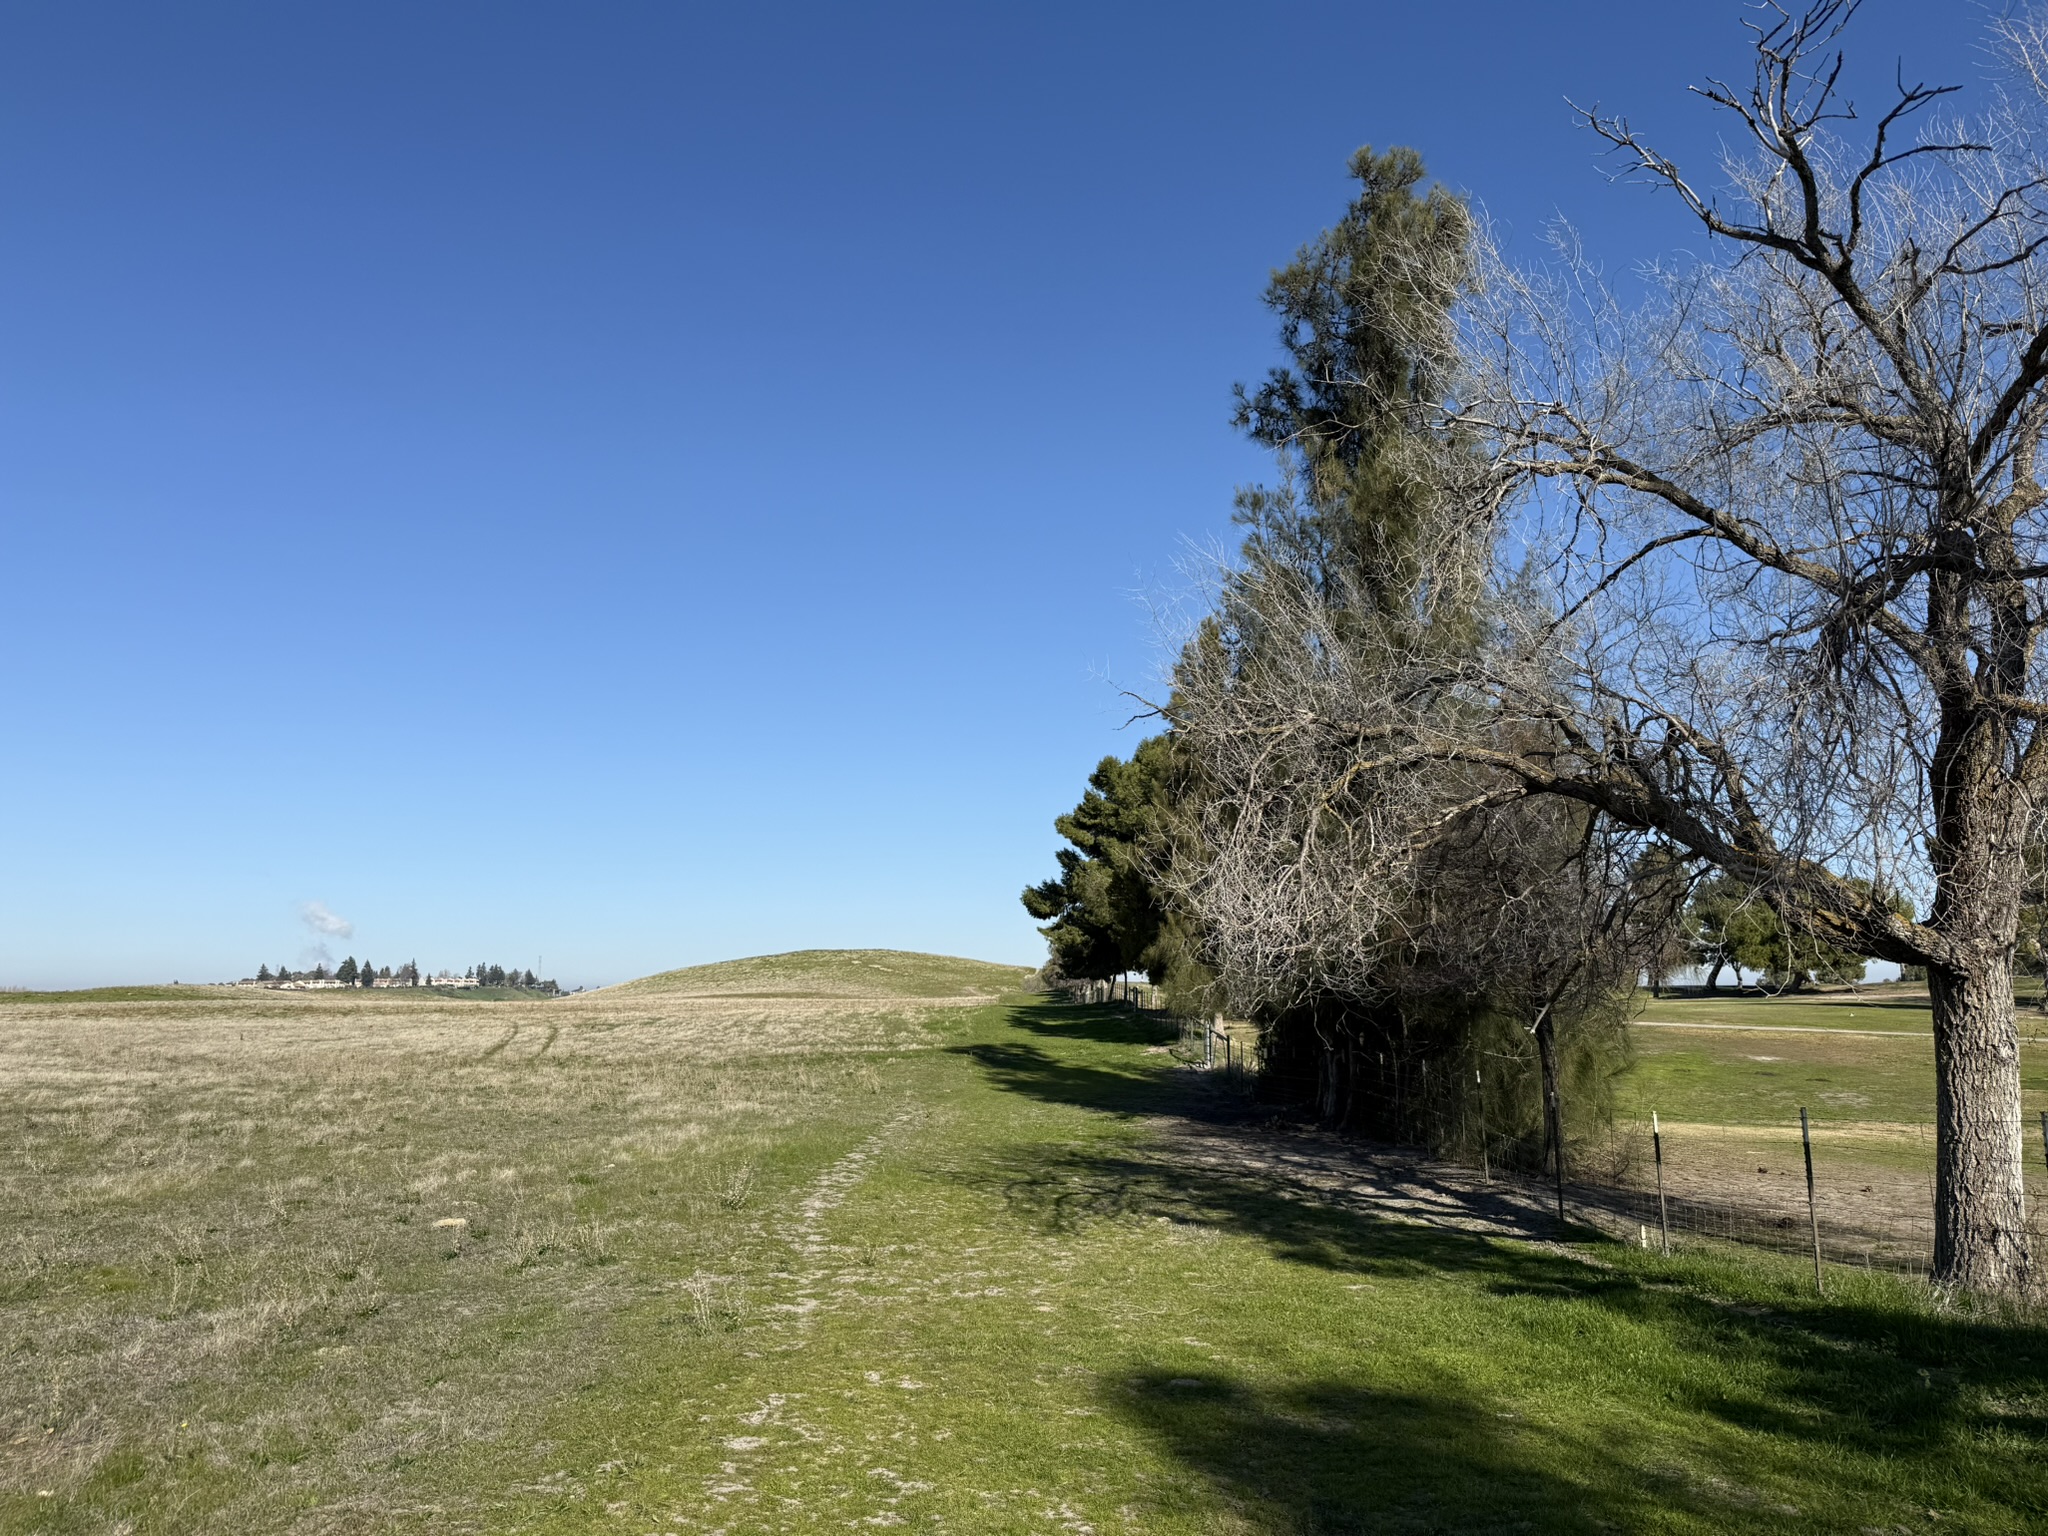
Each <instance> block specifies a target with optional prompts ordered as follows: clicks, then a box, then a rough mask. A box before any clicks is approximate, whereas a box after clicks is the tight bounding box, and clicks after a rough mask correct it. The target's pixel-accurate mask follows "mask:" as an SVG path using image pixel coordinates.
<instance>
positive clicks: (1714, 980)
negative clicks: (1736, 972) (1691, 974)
mask: <svg viewBox="0 0 2048 1536" xmlns="http://www.w3.org/2000/svg"><path fill="white" fill-rule="evenodd" d="M1726 963H1727V962H1726V961H1724V960H1723V959H1721V957H1720V956H1719V955H1716V956H1715V957H1714V968H1713V969H1712V970H1711V971H1709V972H1707V990H1708V991H1709V992H1718V991H1720V990H1721V967H1722V966H1723V965H1725V964H1726Z"/></svg>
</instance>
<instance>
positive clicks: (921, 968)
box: [605, 949, 1031, 997]
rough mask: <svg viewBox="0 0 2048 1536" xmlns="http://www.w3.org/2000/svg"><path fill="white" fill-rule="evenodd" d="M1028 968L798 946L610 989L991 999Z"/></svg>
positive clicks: (725, 994) (694, 993)
mask: <svg viewBox="0 0 2048 1536" xmlns="http://www.w3.org/2000/svg"><path fill="white" fill-rule="evenodd" d="M1030 974H1031V968H1030V967H1029V966H1022V965H997V964H995V963H993V962H991V961H987V960H963V959H960V958H959V957H957V956H954V955H920V954H914V953H912V952H910V951H908V950H901V949H798V950H792V951H791V952H790V953H788V954H786V955H754V956H751V957H750V958H748V959H745V960H720V961H718V962H716V963H715V964H712V965H693V966H689V967H687V968H685V969H683V970H679V971H662V972H660V973H658V974H657V975H653V976H642V977H641V978H640V979H639V980H637V981H626V982H621V983H620V984H619V985H617V986H616V987H609V988H606V989H605V990H607V991H610V992H625V993H662V994H666V995H669V996H684V997H689V996H696V997H749V996H752V997H975V996H984V997H994V996H997V995H998V994H1000V993H1003V992H1014V991H1016V990H1017V988H1019V987H1020V986H1022V985H1023V984H1024V979H1025V978H1026V977H1027V976H1029V975H1030Z"/></svg>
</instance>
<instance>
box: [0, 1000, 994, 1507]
mask: <svg viewBox="0 0 2048 1536" xmlns="http://www.w3.org/2000/svg"><path fill="white" fill-rule="evenodd" d="M813 969H814V970H822V969H824V968H823V967H818V966H815V965H814V966H813ZM990 969H992V970H993V969H995V968H990ZM857 990H858V991H859V992H860V995H857V996H852V997H847V996H841V997H836V998H833V997H782V998H760V997H743V996H712V997H702V996H697V997H693V996H688V995H684V994H680V993H669V992H664V991H662V990H658V989H639V990H635V989H626V988H620V989H612V990H609V991H606V992H600V993H594V994H587V995H584V996H580V997H575V998H568V999H563V1000H559V1001H541V1000H535V1001H531V1002H526V1001H516V1002H511V1001H508V1002H493V1001H472V1000H468V999H459V998H453V999H434V998H426V999H423V998H418V997H413V996H407V995H405V994H403V993H397V994H376V993H370V994H365V993H344V994H339V995H337V994H331V993H329V994H320V993H299V994H293V993H280V992H268V991H264V992H256V991H247V990H237V989H200V988H194V989H189V991H187V992H184V993H183V995H179V996H177V997H175V998H163V997H158V998H155V999H151V1000H146V1001H134V1002H118V1001H116V1002H107V1001H98V1000H88V1001H84V1002H79V1003H70V1002H65V1001H37V1002H27V1003H9V1002H5V1001H0V1147H4V1148H5V1149H6V1150H5V1154H4V1161H0V1211H4V1212H5V1221H6V1232H7V1237H8V1240H7V1242H6V1243H5V1244H4V1245H0V1349H4V1351H5V1364H4V1368H0V1529H24V1528H27V1529H71V1528H76V1529H81V1530H84V1529H122V1528H124V1527H126V1528H137V1529H140V1528H154V1527H157V1526H159V1525H162V1526H165V1527H166V1528H176V1529H181V1530H201V1529H228V1528H234V1529H238V1530H250V1529H284V1528H288V1527H292V1526H293V1525H294V1523H295V1522H296V1523H297V1524H298V1525H299V1526H300V1527H303V1528H306V1529H345V1528H356V1527H359V1526H363V1525H375V1524H377V1523H379V1522H380V1521H381V1520H382V1519H384V1518H386V1517H395V1516H396V1515H397V1514H398V1513H399V1511H400V1508H401V1506H403V1505H404V1504H405V1501H406V1500H408V1499H415V1500H416V1499H418V1498H419V1497H422V1496H423V1495H422V1493H421V1490H420V1489H419V1488H417V1487H416V1486H411V1484H412V1483H413V1482H414V1481H415V1479H414V1478H413V1476H412V1475H411V1474H409V1471H408V1469H409V1468H417V1467H419V1466H421V1465H423V1464H424V1463H425V1462H426V1461H427V1460H428V1459H430V1458H432V1457H433V1455H434V1454H435V1453H436V1452H437V1451H441V1450H445V1449H447V1448H449V1447H452V1446H456V1445H459V1444H462V1443H464V1442H468V1441H474V1440H476V1439H478V1438H491V1437H497V1436H502V1435H504V1434H507V1433H510V1432H512V1431H513V1430H514V1429H515V1428H516V1426H517V1425H518V1424H519V1422H520V1421H521V1420H522V1418H523V1417H524V1416H528V1415H530V1414H532V1413H534V1412H537V1411H538V1408H539V1406H540V1405H541V1404H542V1403H544V1402H547V1401H551V1400H554V1399H556V1398H558V1397H559V1395H560V1394H561V1393H562V1392H563V1391H565V1390H573V1387H574V1384H575V1383H576V1382H577V1381H579V1380H584V1379H594V1376H595V1374H596V1373H597V1372H599V1371H600V1370H601V1368H602V1365H603V1360H604V1350H605V1348H606V1345H605V1343H604V1340H605V1338H606V1336H607V1330H606V1323H607V1319H609V1318H611V1317H612V1316H613V1315H614V1314H616V1313H617V1312H618V1311H619V1309H620V1308H622V1307H627V1306H630V1305H631V1304H632V1303H633V1302H634V1301H635V1299H636V1298H640V1297H646V1296H650V1295H659V1294H662V1293H665V1292H674V1293H676V1294H677V1295H679V1296H680V1297H681V1298H682V1299H683V1306H682V1307H681V1308H680V1309H679V1310H678V1312H677V1315H678V1316H681V1317H683V1318H684V1319H686V1320H691V1321H692V1322H693V1325H694V1326H699V1327H703V1328H716V1327H720V1326H730V1325H731V1324H732V1323H733V1322H735V1321H736V1320H738V1319H739V1318H741V1317H742V1316H744V1313H745V1309H746V1307H747V1305H748V1302H747V1298H746V1297H745V1295H744V1294H742V1291H741V1288H740V1287H738V1286H736V1285H734V1284H731V1283H728V1281H727V1280H725V1279H723V1278H721V1277H725V1276H730V1275H732V1274H733V1273H735V1272H736V1270H737V1269H738V1268H739V1266H738V1265H737V1264H735V1263H734V1262H732V1256H733V1254H734V1252H735V1250H736V1249H737V1248H739V1247H741V1246H744V1245H745V1244H747V1243H748V1242H749V1241H750V1240H752V1239H753V1237H754V1236H755V1235H756V1229H755V1225H754V1224H755V1222H756V1220H757V1217H758V1209H759V1203H760V1201H761V1199H762V1198H763V1196H764V1195H772V1194H773V1192H774V1191H775V1190H777V1189H778V1188H780V1187H782V1186H783V1185H785V1184H786V1183H787V1182H788V1181H789V1180H791V1179H798V1178H801V1177H803V1176H805V1175H806V1173H807V1171H808V1170H809V1169H810V1168H811V1167H812V1166H813V1164H814V1163H815V1162H817V1161H818V1160H819V1159H822V1158H828V1157H829V1156H831V1155H835V1154H836V1152H837V1151H838V1150H841V1149H843V1147H844V1145H845V1144H847V1143H848V1141H849V1139H857V1137H858V1136H859V1135H860V1134H862V1133H863V1131H864V1128H865V1127H867V1126H868V1125H869V1123H870V1122H871V1121H872V1120H874V1119H875V1118H876V1117H878V1116H879V1115H881V1114H882V1113H883V1112H884V1107H885V1101H886V1100H887V1097H888V1095H887V1094H886V1093H885V1090H884V1071H883V1070H879V1069H881V1068H885V1067H886V1063H887V1062H888V1061H889V1060H892V1059H893V1060H901V1059H903V1058H904V1056H905V1054H906V1053H910V1052H916V1051H921V1050H923V1049H925V1048H927V1047H928V1046H929V1045H930V1044H931V1041H932V1037H931V1036H930V1034H929V1033H928V1032H927V1031H926V1030H924V1029H923V1028H922V1027H921V1026H920V1024H919V1023H918V1020H919V1018H920V1017H923V1016H926V1015H929V1014H930V1012H931V1010H932V1009H933V1008H935V1007H943V1006H944V1005H945V1003H946V1002H948V1001H951V1000H950V999H940V998H931V997H922V996H914V995H913V996H901V995H891V994H890V993H888V992H887V991H886V989H884V988H881V987H868V986H866V984H865V980H864V979H863V981H862V982H861V983H860V984H858V987H857ZM984 1000H985V999H984V998H981V997H972V996H970V997H962V998H961V999H959V1001H962V1002H976V1001H984ZM166 1499H169V1500H172V1501H174V1502H176V1504H177V1506H178V1510H179V1512H178V1514H177V1515H176V1517H175V1518H172V1519H168V1520H166V1519H164V1518H162V1517H163V1514H164V1510H163V1502H164V1500H166ZM152 1511H155V1517H152V1514H151V1512H152ZM60 1512H62V1513H63V1520H62V1521H61V1522H60V1520H59V1514H60ZM137 1520H140V1521H141V1522H142V1524H141V1526H136V1525H135V1524H134V1522H136V1521H137ZM67 1522H75V1523H67Z"/></svg>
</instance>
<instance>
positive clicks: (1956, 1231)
mask: <svg viewBox="0 0 2048 1536" xmlns="http://www.w3.org/2000/svg"><path fill="white" fill-rule="evenodd" d="M1927 980H1928V991H1929V992H1930V994H1931V995H1932V997H1933V1001H1934V1100H1935V1109H1934V1113H1935V1137H1934V1158H1935V1194H1934V1200H1935V1204H1934V1273H1935V1278H1936V1279H1937V1280H1940V1281H1941V1282H1943V1283H1944V1284H1948V1285H1958V1286H1962V1287H1965V1288H1966V1289H1969V1290H1973V1291H2004V1292H2015V1291H2019V1290H2021V1289H2023V1288H2024V1287H2025V1285H2026V1283H2027V1274H2028V1256H2027V1234H2026V1185H2025V1182H2024V1171H2025V1168H2026V1149H2025V1145H2024V1131H2023V1129H2022V1125H2021V1117H2020V1047H2019V1032H2018V1029H2017V1026H2016V1025H2015V1023H2014V1020H2013V1001H2012V961H2011V957H2010V951H2006V952H2004V954H2003V955H1994V956H1992V957H1991V958H1990V959H1989V960H1987V961H1986V962H1985V963H1984V964H1982V965H1980V966H1978V967H1976V968H1974V969H1972V970H1969V971H1952V970H1947V969H1944V968H1941V967H1930V968H1929V970H1928V973H1927Z"/></svg>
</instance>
